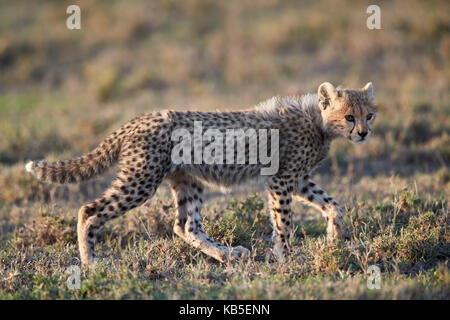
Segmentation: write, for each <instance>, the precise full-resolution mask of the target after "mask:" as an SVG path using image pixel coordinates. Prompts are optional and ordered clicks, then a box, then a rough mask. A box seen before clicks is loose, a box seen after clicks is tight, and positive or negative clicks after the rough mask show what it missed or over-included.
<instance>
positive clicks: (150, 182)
mask: <svg viewBox="0 0 450 320" xmlns="http://www.w3.org/2000/svg"><path fill="white" fill-rule="evenodd" d="M375 113H376V107H375V106H374V104H373V87H372V84H371V83H369V84H367V85H366V86H365V87H364V88H362V89H339V88H338V89H336V88H334V86H332V85H331V84H330V83H324V84H322V85H321V86H320V87H319V89H318V94H308V95H305V96H301V97H284V98H282V97H275V98H272V99H270V100H268V101H266V102H263V103H261V104H259V105H257V106H255V107H254V108H252V109H249V110H244V111H238V112H178V111H165V112H156V113H150V114H146V115H144V116H142V117H139V118H136V119H134V120H132V121H130V122H129V123H127V124H126V125H124V126H122V127H121V128H120V129H119V130H117V131H115V132H113V133H112V134H111V135H110V136H109V137H108V138H107V139H106V140H104V141H103V142H102V143H101V144H100V145H99V146H98V147H97V148H95V149H94V150H93V151H92V152H90V153H88V154H86V155H83V156H81V157H79V158H76V159H73V160H67V161H57V162H47V161H34V162H30V163H28V164H27V166H26V169H27V170H28V171H30V172H31V173H33V174H34V175H35V176H36V177H37V178H39V179H41V180H43V181H47V182H56V183H71V182H80V181H83V180H87V179H89V178H91V177H93V176H94V175H97V174H100V173H102V172H103V171H104V170H106V169H107V168H108V167H109V166H111V165H112V164H113V163H115V162H118V173H117V177H116V178H115V180H114V181H113V182H112V183H111V186H110V187H109V188H108V189H107V190H106V191H105V192H104V193H103V194H102V195H101V196H100V197H99V198H97V199H96V200H94V201H92V202H91V203H88V204H86V205H84V206H83V207H82V208H81V209H80V211H79V214H78V241H79V249H80V255H81V260H82V263H83V265H91V264H93V263H94V261H95V252H94V247H95V244H96V239H97V234H98V231H99V229H100V228H101V227H102V226H103V225H104V224H105V223H106V222H107V221H108V220H111V219H113V218H116V217H119V216H120V215H123V214H124V213H126V212H127V211H129V210H131V209H133V208H135V207H137V206H139V205H141V204H142V203H144V202H145V201H146V200H148V199H150V198H151V197H152V196H153V195H154V193H155V191H156V190H157V188H158V186H159V185H160V184H161V182H162V181H164V180H165V181H168V182H169V183H170V185H171V190H172V194H173V197H174V199H175V200H176V204H177V207H178V210H177V215H176V219H175V225H174V232H175V234H177V235H178V236H180V237H181V238H183V239H184V240H185V241H186V242H188V243H190V244H191V245H193V246H194V247H196V248H198V249H200V250H201V251H202V252H204V253H206V254H207V255H210V256H212V257H214V258H215V259H217V260H219V261H222V262H224V261H226V260H227V259H229V258H241V257H246V256H248V254H249V250H248V249H246V248H244V247H241V246H238V247H235V248H229V247H226V246H224V245H223V244H220V243H219V242H217V241H216V240H214V239H212V238H211V237H210V236H208V235H207V234H206V232H205V229H204V227H203V223H202V219H201V216H200V213H201V209H202V205H203V192H204V186H205V185H208V184H215V185H221V186H232V185H236V184H242V183H244V182H247V181H251V180H253V179H257V180H258V181H259V182H260V183H263V184H265V185H266V186H267V188H268V190H269V204H270V217H271V221H272V224H273V229H274V232H273V237H272V238H273V241H274V251H275V253H276V255H277V257H278V258H279V259H280V260H283V258H284V256H285V255H286V254H287V253H288V252H289V250H290V249H289V244H290V235H291V226H292V223H291V206H292V199H293V198H294V197H295V198H298V199H300V200H301V201H303V202H304V203H306V204H308V205H311V206H313V207H315V208H317V209H318V210H319V211H320V212H322V214H323V216H324V217H325V218H326V220H327V225H328V227H327V238H328V240H330V241H335V240H336V239H338V238H339V237H340V236H341V234H342V227H343V226H342V216H343V212H342V209H341V208H340V207H339V205H338V203H337V201H336V200H335V199H333V198H332V197H331V196H329V195H328V194H327V193H326V192H325V191H323V190H322V189H321V188H320V187H319V186H318V185H317V184H315V183H314V182H313V181H312V180H311V178H310V173H311V172H312V171H313V170H314V169H315V168H316V167H317V166H318V165H319V163H320V162H321V161H322V160H324V159H325V157H326V156H327V154H328V151H329V148H330V143H331V141H332V140H333V139H334V138H337V137H347V138H348V139H350V140H351V141H352V142H355V143H362V142H365V141H367V139H368V138H369V136H370V134H368V132H370V130H371V124H372V122H373V119H374V118H375ZM349 115H351V116H352V117H353V118H354V121H348V120H347V118H348V116H349ZM369 115H371V116H370V119H369ZM194 121H202V123H203V130H207V129H211V128H215V129H217V130H220V131H221V132H222V131H225V130H226V129H231V128H234V129H244V130H245V129H247V128H253V129H278V130H279V148H278V150H269V153H270V152H278V153H279V169H278V171H277V172H276V173H275V174H273V175H268V176H261V175H260V169H261V168H262V167H263V165H261V164H250V163H249V162H248V154H246V160H245V163H243V164H238V163H237V162H235V163H232V164H229V163H228V164H211V165H206V164H204V163H200V164H183V163H182V164H174V163H173V161H172V159H171V152H172V150H173V148H174V144H175V141H172V139H171V134H172V133H173V132H174V130H176V129H185V130H187V131H188V132H190V133H191V134H193V133H194ZM361 133H365V134H364V136H363V135H361ZM204 143H206V144H207V142H204ZM269 145H270V144H269ZM248 147H249V144H248V140H247V141H246V150H248ZM234 159H235V160H236V159H237V157H236V156H235V157H234Z"/></svg>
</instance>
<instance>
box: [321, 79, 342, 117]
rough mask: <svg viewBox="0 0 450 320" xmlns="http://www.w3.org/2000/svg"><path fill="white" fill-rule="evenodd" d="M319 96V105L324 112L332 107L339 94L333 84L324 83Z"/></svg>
mask: <svg viewBox="0 0 450 320" xmlns="http://www.w3.org/2000/svg"><path fill="white" fill-rule="evenodd" d="M317 94H318V96H319V105H320V107H321V109H322V110H325V109H326V108H327V107H329V106H330V102H331V101H332V100H334V99H335V98H336V97H337V95H338V92H337V90H336V88H335V87H334V86H333V85H332V84H331V83H329V82H324V83H322V84H321V85H320V86H319V89H318V90H317Z"/></svg>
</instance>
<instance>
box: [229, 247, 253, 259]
mask: <svg viewBox="0 0 450 320" xmlns="http://www.w3.org/2000/svg"><path fill="white" fill-rule="evenodd" d="M230 256H231V259H232V260H236V259H242V260H245V259H248V257H250V250H248V249H247V248H244V247H243V246H237V247H233V248H231V252H230Z"/></svg>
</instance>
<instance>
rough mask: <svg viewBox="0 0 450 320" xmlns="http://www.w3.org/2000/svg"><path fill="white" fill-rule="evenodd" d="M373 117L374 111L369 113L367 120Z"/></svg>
mask: <svg viewBox="0 0 450 320" xmlns="http://www.w3.org/2000/svg"><path fill="white" fill-rule="evenodd" d="M372 118H373V113H369V114H368V115H367V121H369V120H370V119H372Z"/></svg>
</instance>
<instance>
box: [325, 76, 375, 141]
mask: <svg viewBox="0 0 450 320" xmlns="http://www.w3.org/2000/svg"><path fill="white" fill-rule="evenodd" d="M318 97H319V106H320V109H321V112H322V118H323V121H324V124H325V126H326V127H327V129H328V130H329V132H331V134H332V135H334V136H341V137H346V138H347V139H349V140H350V141H351V142H352V143H354V144H357V145H361V144H364V143H366V142H367V141H368V140H369V139H370V136H371V133H372V124H373V122H374V120H375V117H376V114H377V107H376V105H375V104H374V102H373V100H374V93H373V85H372V83H371V82H369V83H367V84H366V85H365V86H364V87H363V88H361V89H341V88H335V87H334V86H333V85H332V84H331V83H329V82H325V83H322V84H321V85H320V86H319V90H318Z"/></svg>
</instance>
